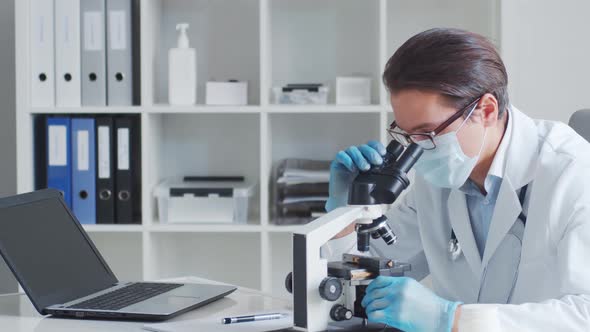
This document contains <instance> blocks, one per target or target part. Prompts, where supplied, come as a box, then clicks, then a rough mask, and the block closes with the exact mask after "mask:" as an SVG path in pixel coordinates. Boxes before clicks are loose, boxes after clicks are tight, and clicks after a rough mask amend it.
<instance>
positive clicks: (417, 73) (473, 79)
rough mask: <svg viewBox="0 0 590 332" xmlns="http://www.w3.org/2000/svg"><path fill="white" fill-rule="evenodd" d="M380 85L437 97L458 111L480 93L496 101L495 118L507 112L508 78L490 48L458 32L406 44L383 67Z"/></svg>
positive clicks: (426, 35)
mask: <svg viewBox="0 0 590 332" xmlns="http://www.w3.org/2000/svg"><path fill="white" fill-rule="evenodd" d="M383 83H384V84H385V86H386V87H387V89H388V90H389V91H390V92H391V93H396V92H400V91H402V90H405V89H417V90H423V91H432V92H436V93H439V94H441V95H443V96H445V97H447V101H448V102H449V103H450V104H451V105H453V106H455V107H456V108H458V109H459V108H461V107H465V106H467V105H468V104H469V103H470V102H472V101H473V100H475V99H476V98H478V97H481V96H482V95H483V94H485V93H492V94H493V95H494V96H495V97H496V99H497V100H498V110H499V113H500V116H501V115H503V114H504V111H505V110H506V109H507V108H508V107H509V101H508V90H507V86H508V74H507V73H506V67H504V62H502V59H501V58H500V55H499V54H498V52H497V51H496V48H495V46H494V45H493V44H492V43H491V42H490V41H489V40H488V39H487V38H485V37H483V36H481V35H478V34H476V33H472V32H468V31H464V30H459V29H431V30H427V31H424V32H422V33H419V34H417V35H415V36H413V37H412V38H410V39H408V40H407V41H406V42H405V43H404V44H403V45H402V46H401V47H400V48H399V49H398V50H397V51H396V52H395V53H394V54H393V56H392V57H391V58H390V59H389V61H387V64H386V65H385V71H384V72H383Z"/></svg>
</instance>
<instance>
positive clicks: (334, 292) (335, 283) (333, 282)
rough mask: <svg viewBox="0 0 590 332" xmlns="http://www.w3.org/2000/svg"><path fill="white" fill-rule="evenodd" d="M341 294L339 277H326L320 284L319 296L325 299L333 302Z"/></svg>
mask: <svg viewBox="0 0 590 332" xmlns="http://www.w3.org/2000/svg"><path fill="white" fill-rule="evenodd" d="M340 295H342V284H341V283H340V279H338V278H334V277H328V278H325V279H324V280H322V283H321V284H320V296H321V297H322V298H323V299H324V300H327V301H330V302H334V301H336V300H338V298H340Z"/></svg>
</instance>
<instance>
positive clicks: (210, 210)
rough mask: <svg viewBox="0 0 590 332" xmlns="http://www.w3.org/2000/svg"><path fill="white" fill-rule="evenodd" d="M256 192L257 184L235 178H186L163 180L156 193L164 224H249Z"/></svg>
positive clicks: (161, 220)
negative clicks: (249, 209)
mask: <svg viewBox="0 0 590 332" xmlns="http://www.w3.org/2000/svg"><path fill="white" fill-rule="evenodd" d="M228 180H233V181H228ZM253 192H254V185H252V184H249V183H247V182H245V181H239V179H235V178H234V179H230V178H221V177H186V178H184V179H183V178H173V179H168V180H166V181H164V182H162V183H161V184H159V185H158V186H157V187H156V190H155V191H154V196H155V197H156V199H157V200H158V214H159V217H160V222H161V223H238V224H246V223H247V222H248V207H249V203H250V198H251V197H252V194H253Z"/></svg>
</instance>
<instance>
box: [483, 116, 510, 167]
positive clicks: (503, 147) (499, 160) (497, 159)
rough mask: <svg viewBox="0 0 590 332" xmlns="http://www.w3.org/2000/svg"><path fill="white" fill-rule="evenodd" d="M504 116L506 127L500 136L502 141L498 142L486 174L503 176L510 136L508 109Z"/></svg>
mask: <svg viewBox="0 0 590 332" xmlns="http://www.w3.org/2000/svg"><path fill="white" fill-rule="evenodd" d="M505 116H506V119H507V121H506V129H505V130H504V135H503V136H502V141H501V142H500V146H499V147H498V150H496V155H495V156H494V160H493V161H492V166H490V170H489V171H488V176H490V175H493V176H496V177H499V178H503V177H504V169H505V166H506V154H507V153H508V151H507V150H508V143H509V142H510V138H511V137H512V125H511V124H512V123H511V122H512V119H511V115H510V111H508V112H507V114H505Z"/></svg>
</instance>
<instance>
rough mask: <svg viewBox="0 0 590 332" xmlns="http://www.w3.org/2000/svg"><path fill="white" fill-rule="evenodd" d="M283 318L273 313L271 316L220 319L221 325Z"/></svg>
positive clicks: (279, 314)
mask: <svg viewBox="0 0 590 332" xmlns="http://www.w3.org/2000/svg"><path fill="white" fill-rule="evenodd" d="M285 316H286V315H285V314H281V313H273V314H260V315H251V316H238V317H227V318H222V319H221V324H234V323H246V322H258V321H261V320H271V319H281V318H283V317H285Z"/></svg>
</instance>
